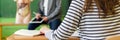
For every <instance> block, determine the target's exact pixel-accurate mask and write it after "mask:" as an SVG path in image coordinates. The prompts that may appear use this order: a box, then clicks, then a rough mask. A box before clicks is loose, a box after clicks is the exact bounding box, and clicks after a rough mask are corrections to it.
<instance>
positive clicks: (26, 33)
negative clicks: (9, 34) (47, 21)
mask: <svg viewBox="0 0 120 40" xmlns="http://www.w3.org/2000/svg"><path fill="white" fill-rule="evenodd" d="M14 34H16V35H23V36H36V35H39V34H40V31H38V30H27V29H20V30H18V31H16V32H15V33H14Z"/></svg>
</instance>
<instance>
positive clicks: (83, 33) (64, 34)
mask: <svg viewBox="0 0 120 40" xmlns="http://www.w3.org/2000/svg"><path fill="white" fill-rule="evenodd" d="M84 3H85V0H73V1H72V3H71V5H70V7H69V10H68V12H67V15H66V16H65V18H64V20H63V22H62V23H61V25H60V26H59V27H58V29H57V30H55V31H52V30H51V31H49V32H47V33H45V36H46V37H47V38H49V39H50V40H64V39H67V38H68V37H69V36H71V35H72V34H73V33H74V31H75V30H76V29H77V28H79V36H80V40H104V39H105V37H107V36H112V35H120V5H116V6H115V10H116V12H117V13H118V14H115V15H110V16H107V17H106V18H99V15H98V14H99V12H98V8H97V6H96V4H95V2H94V1H93V2H92V5H91V7H89V10H88V12H87V13H83V11H84V10H83V5H84Z"/></svg>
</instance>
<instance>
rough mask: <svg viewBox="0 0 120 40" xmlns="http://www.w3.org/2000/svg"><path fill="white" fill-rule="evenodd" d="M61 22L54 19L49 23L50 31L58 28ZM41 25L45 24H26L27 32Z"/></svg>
mask: <svg viewBox="0 0 120 40" xmlns="http://www.w3.org/2000/svg"><path fill="white" fill-rule="evenodd" d="M60 23H61V20H60V19H56V20H53V21H52V22H49V23H48V24H49V26H50V29H51V30H55V29H57V28H58V26H59V25H60ZM41 24H47V23H46V22H42V23H29V24H28V30H35V29H36V28H37V27H38V26H39V25H41Z"/></svg>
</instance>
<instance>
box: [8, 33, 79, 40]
mask: <svg viewBox="0 0 120 40" xmlns="http://www.w3.org/2000/svg"><path fill="white" fill-rule="evenodd" d="M7 40H48V39H47V38H46V37H45V36H44V35H41V36H36V37H25V36H17V35H15V34H13V35H11V36H9V37H7ZM68 40H80V39H79V38H77V37H69V39H68Z"/></svg>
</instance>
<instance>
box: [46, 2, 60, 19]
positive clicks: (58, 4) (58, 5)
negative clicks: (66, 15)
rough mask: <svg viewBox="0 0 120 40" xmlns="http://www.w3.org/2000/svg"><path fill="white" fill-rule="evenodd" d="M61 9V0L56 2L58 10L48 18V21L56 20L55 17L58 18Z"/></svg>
mask: <svg viewBox="0 0 120 40" xmlns="http://www.w3.org/2000/svg"><path fill="white" fill-rule="evenodd" d="M60 9H61V0H56V8H55V11H53V12H52V13H51V14H50V15H49V16H47V18H48V20H50V19H52V18H54V17H55V16H57V15H58V14H59V12H60Z"/></svg>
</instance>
